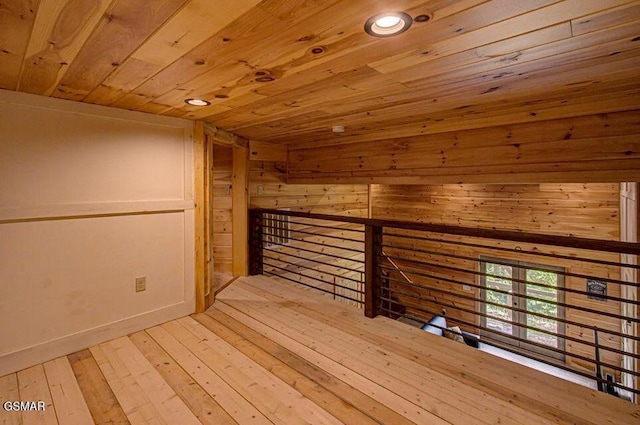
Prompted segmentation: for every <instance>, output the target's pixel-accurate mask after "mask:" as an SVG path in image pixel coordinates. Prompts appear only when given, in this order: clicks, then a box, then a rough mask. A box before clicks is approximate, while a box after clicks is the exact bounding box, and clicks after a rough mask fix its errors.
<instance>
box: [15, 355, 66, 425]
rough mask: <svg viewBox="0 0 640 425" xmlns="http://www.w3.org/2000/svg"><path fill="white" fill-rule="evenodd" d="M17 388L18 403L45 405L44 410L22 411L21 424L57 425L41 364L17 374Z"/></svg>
mask: <svg viewBox="0 0 640 425" xmlns="http://www.w3.org/2000/svg"><path fill="white" fill-rule="evenodd" d="M18 388H19V390H20V401H27V402H38V401H43V402H44V403H45V409H44V410H34V411H23V412H22V422H23V424H24V425H31V424H33V425H38V424H40V425H42V424H44V425H58V419H57V417H56V410H55V407H54V406H53V400H52V399H51V392H50V391H49V385H48V384H47V377H46V375H45V374H44V367H43V366H42V364H38V365H35V366H33V367H30V368H28V369H24V370H21V371H20V372H18Z"/></svg>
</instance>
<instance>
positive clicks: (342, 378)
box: [0, 276, 640, 425]
mask: <svg viewBox="0 0 640 425" xmlns="http://www.w3.org/2000/svg"><path fill="white" fill-rule="evenodd" d="M20 399H22V400H25V401H32V400H43V401H45V402H46V405H47V409H46V410H45V411H44V412H23V413H11V412H5V411H0V423H2V424H31V423H33V424H36V423H37V424H60V425H64V424H91V423H95V424H134V425H135V424H171V425H173V424H180V425H182V424H186V425H189V424H199V423H202V424H265V425H266V424H286V425H289V424H305V423H306V424H341V423H346V424H358V425H359V424H365V425H366V424H370V425H374V424H393V425H402V424H412V423H413V424H464V425H470V424H498V423H499V424H536V425H538V424H594V425H604V424H612V425H613V424H636V425H637V424H639V423H640V408H639V407H638V406H636V405H633V404H631V403H628V402H625V401H622V400H619V399H616V398H614V397H611V396H608V395H605V394H601V393H597V392H595V391H592V390H590V389H588V388H584V387H581V386H579V385H576V384H573V383H570V382H566V381H563V380H560V379H558V378H555V377H552V376H549V375H545V374H541V373H539V372H537V371H534V370H532V369H529V368H526V367H524V366H521V365H518V364H515V363H511V362H508V361H506V360H503V359H500V358H497V357H494V356H491V355H489V354H486V353H483V352H480V351H477V350H474V349H472V348H470V347H467V346H465V345H462V344H459V343H456V342H454V341H451V340H448V339H446V338H441V337H437V336H434V335H431V334H428V333H425V332H423V331H421V330H419V329H416V328H413V327H411V326H407V325H404V324H402V323H398V322H395V321H392V320H389V319H387V318H384V317H378V318H376V319H373V320H371V319H366V318H365V317H363V316H362V310H358V309H355V308H353V307H349V306H347V305H345V304H342V303H338V302H336V301H334V300H332V299H331V297H330V296H326V295H323V294H319V293H316V292H312V290H308V289H303V288H300V287H297V286H295V285H294V284H291V283H286V282H277V281H275V280H272V279H269V278H265V277H262V276H256V277H251V278H242V279H238V280H237V281H235V282H233V284H231V285H230V286H229V287H227V288H226V289H224V290H223V291H222V292H221V293H220V294H219V295H218V298H217V300H216V303H215V305H214V307H212V308H211V309H210V310H209V311H208V312H207V313H206V314H197V315H193V316H191V317H185V318H182V319H179V320H175V321H171V322H168V323H165V324H163V325H160V326H156V327H153V328H150V329H147V330H145V331H142V332H138V333H135V334H133V335H129V336H128V337H123V338H119V339H116V340H113V341H110V342H106V343H104V344H100V345H98V346H95V347H91V348H90V349H88V350H84V351H81V352H78V353H74V354H71V355H69V356H66V357H62V358H59V359H55V360H52V361H50V362H47V363H45V364H42V365H37V366H34V367H32V368H29V369H26V370H23V371H20V372H18V373H14V374H10V375H7V376H4V377H1V378H0V401H1V402H4V401H5V400H20Z"/></svg>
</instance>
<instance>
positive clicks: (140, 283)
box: [136, 276, 147, 292]
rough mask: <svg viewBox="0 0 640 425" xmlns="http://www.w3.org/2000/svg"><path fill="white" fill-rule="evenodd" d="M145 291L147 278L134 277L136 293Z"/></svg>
mask: <svg viewBox="0 0 640 425" xmlns="http://www.w3.org/2000/svg"><path fill="white" fill-rule="evenodd" d="M146 290H147V277H146V276H141V277H136V292H142V291H146Z"/></svg>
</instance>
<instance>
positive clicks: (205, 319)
mask: <svg viewBox="0 0 640 425" xmlns="http://www.w3.org/2000/svg"><path fill="white" fill-rule="evenodd" d="M193 318H194V319H195V320H197V321H198V322H199V323H200V324H202V325H203V326H205V327H206V328H207V329H208V330H209V331H211V332H213V333H214V334H216V335H217V336H218V337H220V338H221V339H223V340H224V341H226V342H227V343H229V344H230V345H232V346H233V347H235V348H236V349H238V350H239V351H240V352H242V353H243V354H244V355H245V356H247V357H248V358H250V359H251V360H253V361H255V362H256V363H258V364H259V365H260V366H262V367H263V368H265V369H267V370H268V371H269V372H271V373H272V374H273V375H275V376H277V377H278V378H280V379H281V380H282V381H284V382H285V383H287V384H288V385H289V386H291V387H294V388H295V389H296V390H298V391H299V392H300V393H301V394H302V395H304V396H305V397H307V398H308V399H309V400H311V401H313V402H314V403H316V404H317V405H318V406H320V407H322V408H323V409H324V410H326V411H327V412H329V413H330V414H332V415H333V416H335V417H336V418H338V419H339V420H341V421H342V422H345V423H348V422H349V421H351V422H357V423H358V424H363V425H367V424H368V425H374V424H377V423H378V422H377V421H375V420H373V419H372V418H371V417H369V416H367V415H365V414H364V413H362V412H361V411H360V410H358V409H357V408H355V407H354V406H353V405H351V404H350V403H348V402H347V401H345V400H344V399H343V398H339V397H337V396H336V395H334V394H333V393H331V392H329V391H327V390H326V389H325V388H324V387H323V386H322V385H321V384H320V383H318V382H316V381H314V380H312V379H309V378H308V377H307V376H305V375H303V374H302V373H300V372H298V371H297V370H295V369H294V368H292V367H291V366H290V365H288V364H287V363H285V362H283V361H281V360H279V359H278V358H276V357H275V356H273V355H272V354H270V353H268V352H267V351H265V350H263V349H262V348H261V347H259V345H258V344H256V343H255V340H253V339H248V338H245V337H243V336H241V335H239V334H237V333H236V332H234V331H233V330H231V329H229V328H228V327H226V326H225V325H223V324H222V323H220V322H218V321H216V320H214V319H213V318H212V317H211V316H207V315H205V314H199V315H196V316H194V317H193ZM281 349H282V348H281ZM282 350H284V349H282ZM352 391H355V390H354V389H352ZM395 423H397V422H395Z"/></svg>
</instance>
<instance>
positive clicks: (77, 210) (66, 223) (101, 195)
mask: <svg viewBox="0 0 640 425" xmlns="http://www.w3.org/2000/svg"><path fill="white" fill-rule="evenodd" d="M192 132H193V125H192V123H191V122H189V121H186V120H180V119H173V118H163V117H157V116H152V115H147V114H142V113H134V112H128V111H122V110H114V109H111V108H104V107H99V106H95V105H84V104H79V103H74V102H68V101H62V100H56V99H49V98H44V97H39V96H32V95H25V94H21V93H14V92H7V91H1V90H0V376H2V375H4V374H5V373H9V372H13V371H15V370H18V369H21V368H24V367H27V366H29V365H31V364H35V363H39V362H42V361H45V360H48V359H50V358H53V357H56V356H59V355H63V354H67V353H70V352H73V351H76V350H79V349H82V348H86V347H88V346H90V345H93V344H96V343H98V342H101V341H104V340H108V339H111V338H115V337H117V336H121V335H124V334H126V333H129V332H133V331H136V330H139V329H142V328H144V327H147V326H151V325H153V324H157V323H160V322H162V321H166V320H170V319H172V318H175V317H179V316H183V315H186V314H190V313H192V312H193V310H194V304H195V303H194V277H193V276H194V270H193V268H194V211H193V207H194V204H193V168H192V164H193V145H192ZM137 276H146V278H147V290H146V291H145V292H140V293H136V292H135V278H136V277H137Z"/></svg>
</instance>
